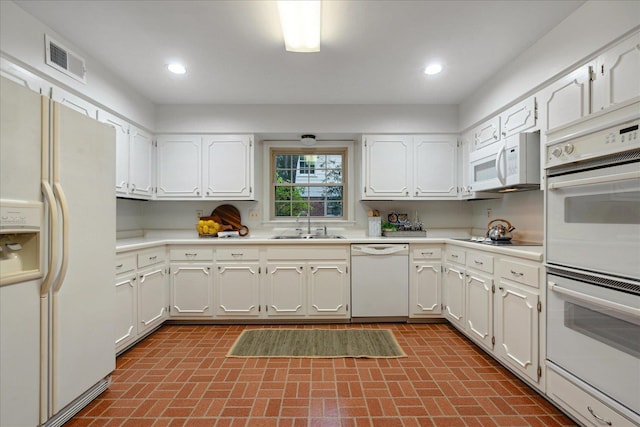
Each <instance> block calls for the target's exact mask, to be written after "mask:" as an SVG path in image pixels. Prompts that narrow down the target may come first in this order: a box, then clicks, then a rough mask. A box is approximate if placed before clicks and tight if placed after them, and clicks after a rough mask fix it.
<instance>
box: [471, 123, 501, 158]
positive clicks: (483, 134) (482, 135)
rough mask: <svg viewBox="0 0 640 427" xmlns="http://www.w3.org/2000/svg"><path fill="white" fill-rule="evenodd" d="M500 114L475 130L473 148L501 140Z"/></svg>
mask: <svg viewBox="0 0 640 427" xmlns="http://www.w3.org/2000/svg"><path fill="white" fill-rule="evenodd" d="M500 137H501V135H500V116H495V117H493V118H491V119H489V120H487V121H486V122H484V123H482V124H481V125H479V126H477V127H476V128H475V129H474V130H473V149H474V150H477V149H478V148H481V147H484V146H485V145H489V144H493V143H494V142H498V141H500Z"/></svg>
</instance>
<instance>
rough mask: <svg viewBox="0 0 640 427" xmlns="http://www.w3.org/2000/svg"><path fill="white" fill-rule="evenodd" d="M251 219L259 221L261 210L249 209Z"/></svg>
mask: <svg viewBox="0 0 640 427" xmlns="http://www.w3.org/2000/svg"><path fill="white" fill-rule="evenodd" d="M249 219H250V220H253V221H257V220H259V219H260V212H259V211H258V210H257V209H251V210H250V211H249Z"/></svg>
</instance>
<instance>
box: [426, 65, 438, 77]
mask: <svg viewBox="0 0 640 427" xmlns="http://www.w3.org/2000/svg"><path fill="white" fill-rule="evenodd" d="M440 71H442V65H440V64H431V65H429V66H427V68H425V69H424V73H425V74H427V75H429V76H432V75H434V74H438V73H439V72H440Z"/></svg>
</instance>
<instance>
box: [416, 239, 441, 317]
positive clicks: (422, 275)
mask: <svg viewBox="0 0 640 427" xmlns="http://www.w3.org/2000/svg"><path fill="white" fill-rule="evenodd" d="M441 260H442V248H441V247H440V246H433V245H428V246H427V245H411V271H410V274H409V317H412V318H423V317H440V315H441V313H442V309H441V305H442V297H441V289H442V262H441Z"/></svg>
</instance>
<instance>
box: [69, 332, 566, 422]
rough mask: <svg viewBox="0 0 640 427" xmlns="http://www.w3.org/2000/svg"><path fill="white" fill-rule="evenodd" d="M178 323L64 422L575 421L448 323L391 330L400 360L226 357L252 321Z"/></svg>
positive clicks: (126, 361)
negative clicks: (74, 415) (400, 350)
mask: <svg viewBox="0 0 640 427" xmlns="http://www.w3.org/2000/svg"><path fill="white" fill-rule="evenodd" d="M259 327H274V328H277V327H287V328H291V327H292V326H291V325H286V326H265V325H233V326H228V325H199V326H191V325H171V326H163V327H162V328H161V329H159V330H158V331H157V332H155V333H154V334H152V335H151V336H149V337H148V338H146V339H145V340H144V341H142V342H141V343H139V344H137V345H136V346H135V347H134V348H132V349H131V350H130V351H128V352H126V353H124V354H123V355H121V356H120V357H119V358H118V359H117V367H116V371H115V372H114V374H113V383H112V385H111V387H110V388H109V390H108V391H106V392H105V393H103V394H102V395H101V396H99V397H98V398H97V399H96V400H95V401H93V402H92V403H91V404H90V405H89V406H87V407H86V408H84V409H83V410H82V411H81V412H80V413H79V414H78V415H76V417H74V418H73V419H72V420H70V421H69V422H68V423H67V424H65V426H67V427H81V426H92V427H94V426H110V427H115V426H127V427H146V426H153V427H161V426H170V427H180V426H185V427H199V426H206V427H214V426H215V427H302V426H304V427H337V426H339V427H365V426H366V427H395V426H398V427H418V426H433V427H440V426H441V427H449V426H451V427H457V426H460V427H472V426H478V427H489V426H509V427H515V426H536V427H538V426H539V427H543V426H544V427H547V426H551V427H553V426H574V425H575V424H574V423H573V422H572V421H571V420H570V419H569V418H567V417H566V416H564V415H563V414H562V413H561V412H559V411H558V410H557V409H556V408H555V407H554V406H553V405H551V404H549V403H548V402H547V401H546V400H545V399H543V398H542V397H541V396H539V395H538V394H537V393H536V392H535V391H533V390H532V389H531V388H530V387H528V386H527V385H526V384H525V383H523V382H522V381H520V380H518V379H517V378H516V377H515V376H514V375H512V374H511V373H510V372H509V371H507V370H506V369H504V368H503V367H502V366H500V365H499V364H498V363H497V362H495V361H494V360H493V359H492V358H491V357H489V356H487V355H486V354H485V353H484V352H483V351H482V350H480V349H479V348H478V347H476V346H475V345H474V344H473V343H471V342H470V341H469V340H468V339H467V338H465V337H464V336H463V335H461V334H460V333H459V332H457V331H456V330H455V329H454V328H453V327H451V326H449V325H447V324H384V323H383V324H345V325H304V326H295V327H300V328H314V327H316V328H388V329H391V330H392V331H393V333H394V335H395V336H396V339H397V340H398V343H399V344H400V346H401V347H402V348H403V350H404V351H405V352H406V353H407V355H408V357H406V358H398V359H352V358H338V359H293V358H292V359H288V358H273V359H267V358H255V359H240V358H226V357H225V354H226V353H227V351H228V350H229V349H230V348H231V346H232V344H233V343H234V342H235V340H236V338H237V337H238V336H239V335H240V333H241V332H242V331H243V330H244V329H245V328H259Z"/></svg>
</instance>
